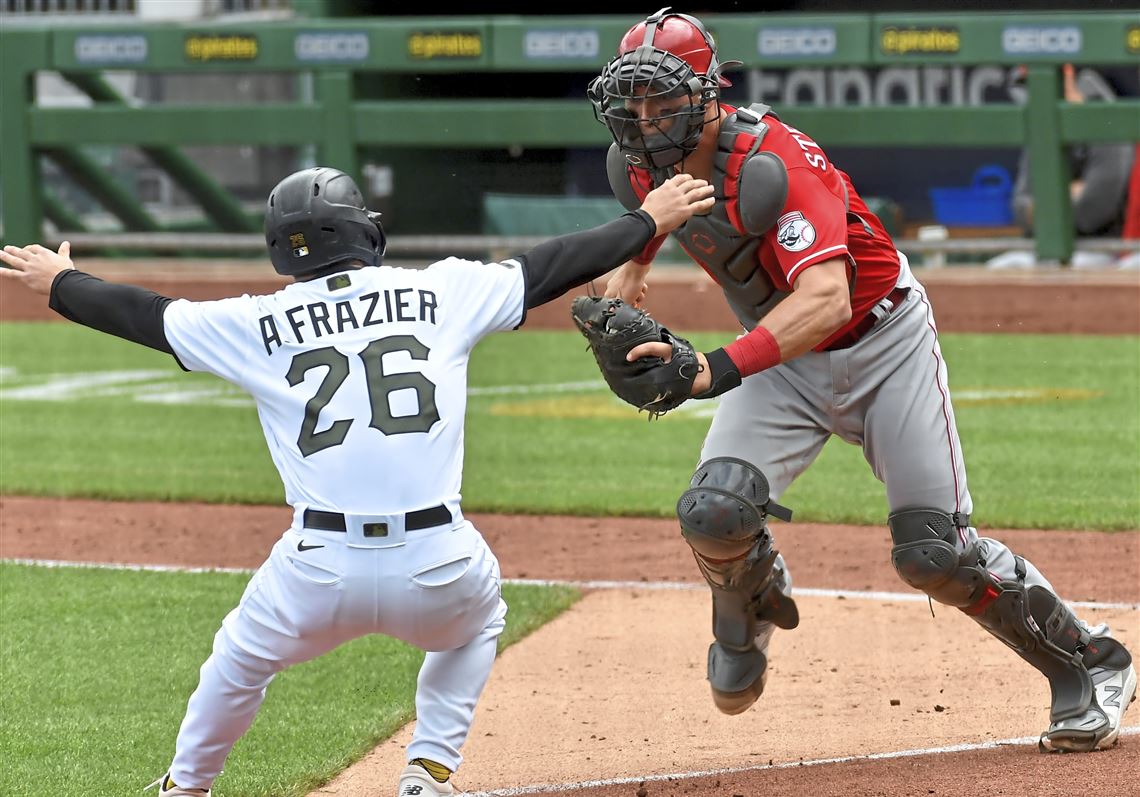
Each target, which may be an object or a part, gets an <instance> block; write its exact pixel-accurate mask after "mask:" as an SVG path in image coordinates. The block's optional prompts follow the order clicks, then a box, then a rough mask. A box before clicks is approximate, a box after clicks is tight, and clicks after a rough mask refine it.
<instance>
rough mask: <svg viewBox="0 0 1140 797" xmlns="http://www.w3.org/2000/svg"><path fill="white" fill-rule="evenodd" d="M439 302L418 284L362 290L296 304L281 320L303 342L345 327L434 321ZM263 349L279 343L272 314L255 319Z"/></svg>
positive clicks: (357, 327)
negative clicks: (336, 298)
mask: <svg viewBox="0 0 1140 797" xmlns="http://www.w3.org/2000/svg"><path fill="white" fill-rule="evenodd" d="M438 309H439V302H438V301H437V300H436V297H435V294H434V293H432V292H431V291H425V290H420V289H418V288H394V289H391V290H383V291H377V292H374V293H365V294H362V295H361V296H358V297H356V298H355V299H345V300H344V301H340V302H313V303H311V304H299V305H297V306H296V307H290V308H289V309H288V310H286V311H285V319H284V320H285V323H287V324H288V325H289V328H290V329H292V330H293V339H294V340H295V341H296V342H297V343H304V342H305V340H306V339H310V340H311V339H315V338H321V337H324V336H325V335H335V334H337V333H338V332H344V331H345V330H346V329H360V328H361V327H373V326H376V325H378V324H391V323H393V322H397V321H426V322H428V323H429V324H435V323H436V319H435V311H436V310H438ZM257 322H258V325H259V326H260V327H261V339H262V341H263V342H264V343H265V353H266V354H268V355H272V354H273V352H274V351H275V350H276V349H275V348H274V347H276V348H280V347H281V345H282V340H281V332H280V329H279V328H278V326H277V319H276V318H274V316H272V315H266V316H262V317H261V318H259V319H258V320H257Z"/></svg>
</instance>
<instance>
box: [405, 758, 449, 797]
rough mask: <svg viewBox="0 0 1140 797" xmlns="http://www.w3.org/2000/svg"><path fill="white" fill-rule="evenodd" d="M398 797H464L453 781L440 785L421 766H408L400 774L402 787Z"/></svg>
mask: <svg viewBox="0 0 1140 797" xmlns="http://www.w3.org/2000/svg"><path fill="white" fill-rule="evenodd" d="M396 797H462V793H461V792H457V791H456V790H455V787H454V786H452V785H451V781H446V782H444V783H440V782H439V781H438V780H436V779H435V778H433V777H432V776H431V775H429V774H428V771H427V770H426V769H424V768H423V767H421V766H420V765H419V764H408V766H407V767H406V768H405V769H404V771H403V772H401V773H400V786H399V788H398V789H396Z"/></svg>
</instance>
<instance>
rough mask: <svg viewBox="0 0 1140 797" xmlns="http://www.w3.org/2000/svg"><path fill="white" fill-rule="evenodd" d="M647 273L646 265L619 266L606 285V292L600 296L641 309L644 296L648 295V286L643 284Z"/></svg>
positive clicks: (631, 263) (627, 264)
mask: <svg viewBox="0 0 1140 797" xmlns="http://www.w3.org/2000/svg"><path fill="white" fill-rule="evenodd" d="M648 273H649V266H648V265H644V266H643V265H641V264H640V263H634V262H632V261H631V262H629V263H626V264H624V265H623V266H621V268H619V269H618V270H617V271H615V272H614V275H613V276H612V277H610V280H609V282H607V283H606V292H605V293H604V294H602V295H603V296H605V297H606V298H607V299H621V300H622V301H624V302H627V303H629V304H632V305H633V306H634V307H641V303H642V302H644V301H645V295H646V294H647V293H649V285H648V284H646V282H645V275H646V274H648Z"/></svg>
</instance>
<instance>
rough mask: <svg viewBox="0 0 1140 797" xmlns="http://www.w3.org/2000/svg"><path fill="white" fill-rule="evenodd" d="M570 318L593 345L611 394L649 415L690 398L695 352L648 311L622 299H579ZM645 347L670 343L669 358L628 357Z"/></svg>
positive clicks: (697, 367)
mask: <svg viewBox="0 0 1140 797" xmlns="http://www.w3.org/2000/svg"><path fill="white" fill-rule="evenodd" d="M570 315H571V317H572V318H573V319H574V323H575V325H576V326H577V327H578V330H579V331H580V332H581V333H582V335H583V336H584V337H585V338H586V340H587V341H588V342H589V344H590V350H591V351H592V352H593V354H594V359H595V360H596V361H597V363H598V368H599V369H601V372H602V376H603V377H604V378H605V380H606V384H608V385H609V386H610V390H612V391H613V392H614V394H616V395H617V396H618V398H620V399H622V400H623V401H625V402H626V403H628V404H632V405H633V406H634V407H637V409H639V410H645V411H646V412H648V413H649V417H650V419H651V420H652V419H653V418H655V417H657V416H660V415H664V414H665V413H667V412H669V411H670V410H673V409H676V408H677V407H679V406H680V405H681V404H682V403H684V402H685V401H686V400H687V399H689V398H690V397H691V396H692V391H693V383H694V382H695V381H696V378H697V374H698V373H699V372H700V369H701V365H700V363H699V362H698V360H697V353H696V350H695V349H694V348H693V345H692V344H691V343H689V341H687V340H685V339H684V338H681V337H678V336H677V335H674V334H673V333H672V332H670V331H669V330H668V329H666V328H665V327H664V326H662V325H661V324H660V323H658V322H657V321H656V320H654V319H653V318H652V317H651V316H650V315H649V314H648V313H646V312H645V311H644V310H642V309H640V308H638V307H634V306H633V305H632V304H627V303H626V302H624V301H622V300H621V299H606V298H603V297H600V296H579V297H577V298H575V299H574V301H573V303H572V305H571V309H570ZM642 343H666V344H668V345H669V346H670V347H671V349H672V355H671V357H670V358H669V359H668V360H666V359H665V358H662V357H641V358H639V359H637V360H634V361H633V362H630V361H629V360H627V359H626V355H627V354H629V352H630V350H632V349H633V348H634V347H636V346H638V345H640V344H642Z"/></svg>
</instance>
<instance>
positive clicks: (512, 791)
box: [468, 725, 1140, 797]
mask: <svg viewBox="0 0 1140 797" xmlns="http://www.w3.org/2000/svg"><path fill="white" fill-rule="evenodd" d="M1137 734H1140V725H1134V726H1131V727H1126V728H1121V729H1120V735H1121V736H1135V735H1137ZM1029 744H1037V737H1036V736H1023V737H1021V738H1018V739H999V740H998V741H993V742H976V743H973V744H951V745H946V746H945V747H926V748H922V749H917V750H896V751H890V752H886V753H868V754H867V755H852V756H839V757H836V758H816V759H812V760H810V761H786V762H782V763H779V764H755V765H753V766H746V767H725V768H723V769H706V770H701V771H693V772H674V773H669V774H665V775H645V776H642V777H636V778H612V779H610V780H588V781H581V782H578V783H544V784H539V785H535V786H518V787H514V788H509V789H494V790H493V791H477V792H468V795H469V797H522V795H527V794H553V793H558V792H568V791H579V790H581V789H591V788H596V787H599V786H622V785H630V784H635V783H653V782H660V781H677V780H693V779H696V778H707V777H709V776H711V775H735V774H739V773H743V772H763V771H765V770H778V769H793V768H795V767H816V766H822V765H824V764H844V763H849V762H851V761H881V760H885V759H892V758H913V757H915V756H925V755H940V754H942V753H965V752H969V751H971V750H992V749H996V748H998V747H1004V746H1010V745H1029Z"/></svg>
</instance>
